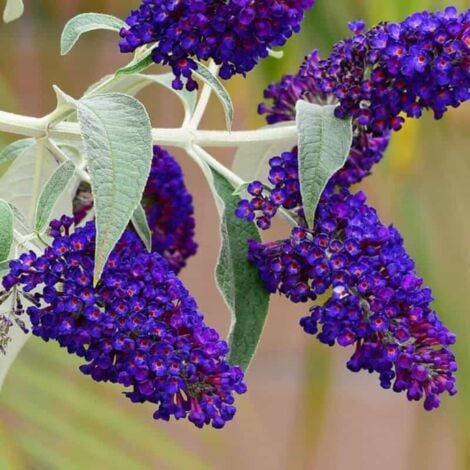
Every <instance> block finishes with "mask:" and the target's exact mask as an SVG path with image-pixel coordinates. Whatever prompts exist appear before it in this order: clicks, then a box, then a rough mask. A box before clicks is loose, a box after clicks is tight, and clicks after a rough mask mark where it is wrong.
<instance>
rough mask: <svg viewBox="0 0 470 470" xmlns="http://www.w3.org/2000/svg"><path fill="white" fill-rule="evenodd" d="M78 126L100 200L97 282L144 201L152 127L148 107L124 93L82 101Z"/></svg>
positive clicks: (95, 195) (97, 225) (96, 203)
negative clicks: (135, 212)
mask: <svg viewBox="0 0 470 470" xmlns="http://www.w3.org/2000/svg"><path fill="white" fill-rule="evenodd" d="M78 121H79V123H80V126H81V129H82V137H83V141H84V143H85V150H86V154H87V157H88V170H89V173H90V178H91V187H92V191H93V195H94V199H95V213H96V232H97V233H96V253H95V278H94V280H95V283H96V282H98V280H99V279H100V276H101V273H102V271H103V268H104V265H105V263H106V260H107V259H108V256H109V254H110V253H111V251H112V249H113V248H114V246H115V245H116V243H117V242H118V240H119V238H120V237H121V235H122V233H123V232H124V230H125V228H126V226H127V224H128V223H129V221H130V219H131V217H132V215H133V213H134V210H135V208H136V207H137V205H138V204H139V203H140V200H141V198H142V193H143V191H144V188H145V184H146V182H147V178H148V175H149V173H150V165H151V161H152V155H153V151H152V135H151V125H150V119H149V116H148V114H147V111H146V110H145V108H144V107H143V105H142V104H141V103H140V102H139V101H137V100H136V99H135V98H133V97H132V96H129V95H124V94H120V93H109V94H104V95H95V96H89V97H84V98H82V99H81V100H79V101H78Z"/></svg>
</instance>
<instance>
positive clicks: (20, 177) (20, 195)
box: [0, 144, 57, 214]
mask: <svg viewBox="0 0 470 470" xmlns="http://www.w3.org/2000/svg"><path fill="white" fill-rule="evenodd" d="M37 152H38V148H37V145H36V144H35V145H32V146H31V147H29V148H27V149H26V150H24V151H23V153H22V154H21V155H20V156H19V157H17V158H16V159H15V161H13V163H12V164H11V165H10V166H9V167H8V170H7V171H6V172H5V173H4V175H3V176H2V178H1V180H0V182H1V184H0V199H4V200H5V201H8V202H9V203H11V204H13V205H14V206H15V207H17V208H18V210H19V211H20V212H21V213H23V214H29V213H30V210H31V209H32V205H33V204H32V190H33V183H34V169H35V163H36V158H37ZM56 168H57V163H56V161H55V159H54V157H53V156H52V155H51V154H50V153H49V151H46V158H45V159H44V164H43V167H42V171H41V177H40V181H39V184H40V187H42V186H43V185H44V184H45V183H46V181H47V180H48V178H49V175H51V174H52V173H53V172H54V170H55V169H56ZM34 205H35V203H34Z"/></svg>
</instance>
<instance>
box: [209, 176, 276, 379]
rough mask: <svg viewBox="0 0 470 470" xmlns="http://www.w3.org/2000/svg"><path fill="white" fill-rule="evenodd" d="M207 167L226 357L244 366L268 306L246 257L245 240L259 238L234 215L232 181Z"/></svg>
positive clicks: (259, 332) (247, 224)
mask: <svg viewBox="0 0 470 470" xmlns="http://www.w3.org/2000/svg"><path fill="white" fill-rule="evenodd" d="M211 171H212V177H213V185H214V189H215V192H216V194H217V196H218V207H219V209H220V213H221V237H222V246H221V249H220V254H219V260H218V263H217V268H216V280H217V285H218V287H219V289H220V291H221V293H222V295H223V297H224V299H225V302H226V303H227V305H228V306H229V308H230V310H231V311H232V325H231V327H230V333H229V344H230V356H229V361H230V363H232V364H237V365H240V366H241V367H242V368H243V369H244V370H246V369H247V368H248V366H249V364H250V362H251V359H252V358H253V355H254V353H255V351H256V347H257V345H258V343H259V340H260V337H261V333H262V331H263V327H264V323H265V321H266V316H267V314H268V309H269V292H268V291H267V290H266V289H265V287H264V286H263V284H262V282H261V280H260V278H259V276H258V271H257V269H256V268H255V267H254V266H252V265H250V264H249V262H248V259H247V254H248V240H256V241H260V240H261V239H260V236H259V232H258V229H257V228H256V226H255V224H254V223H247V222H245V221H243V220H240V219H238V218H236V217H235V215H234V211H235V208H236V207H237V204H238V201H239V200H240V198H239V197H238V196H236V195H234V194H233V187H232V185H231V184H230V183H229V182H228V181H227V179H226V178H224V177H223V176H221V175H220V174H219V173H216V172H215V171H214V170H211Z"/></svg>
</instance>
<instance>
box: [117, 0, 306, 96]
mask: <svg viewBox="0 0 470 470" xmlns="http://www.w3.org/2000/svg"><path fill="white" fill-rule="evenodd" d="M313 3H314V0H256V1H255V0H228V1H225V0H170V1H168V0H143V1H142V3H141V5H140V7H139V9H138V10H134V11H132V13H131V14H130V15H129V17H128V18H127V25H128V27H126V28H123V29H122V30H121V33H120V35H121V38H122V39H121V41H120V43H119V46H120V49H121V52H133V51H134V50H135V49H136V48H138V47H140V46H143V45H145V44H154V47H153V49H152V58H153V60H154V62H155V63H157V64H160V63H162V64H169V65H170V66H171V68H172V70H173V73H174V74H175V77H176V78H175V80H174V81H173V87H174V88H177V89H179V88H182V87H183V80H182V78H183V79H185V80H186V88H187V89H189V90H193V89H194V88H196V87H197V84H196V82H195V81H194V80H193V79H192V78H191V77H192V71H193V70H194V69H196V67H197V65H196V62H195V59H199V60H207V59H213V60H214V61H215V63H216V64H219V65H221V68H220V72H219V73H220V76H221V77H222V78H223V79H229V78H230V77H232V75H234V74H246V73H247V72H249V71H250V70H252V69H253V67H254V66H255V65H256V63H257V62H258V60H259V59H260V58H263V57H266V56H267V55H268V51H269V49H270V48H273V47H277V46H282V45H283V44H284V43H285V42H286V40H287V39H288V38H289V37H290V36H291V35H292V34H293V33H295V32H298V31H299V29H300V24H301V22H302V19H303V15H304V12H305V10H307V9H308V8H311V7H312V6H313Z"/></svg>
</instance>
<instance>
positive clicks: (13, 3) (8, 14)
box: [3, 0, 24, 23]
mask: <svg viewBox="0 0 470 470" xmlns="http://www.w3.org/2000/svg"><path fill="white" fill-rule="evenodd" d="M23 12H24V3H23V0H7V4H6V6H5V10H3V21H4V22H5V23H10V22H11V21H14V20H17V19H18V18H19V17H20V16H22V15H23Z"/></svg>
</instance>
